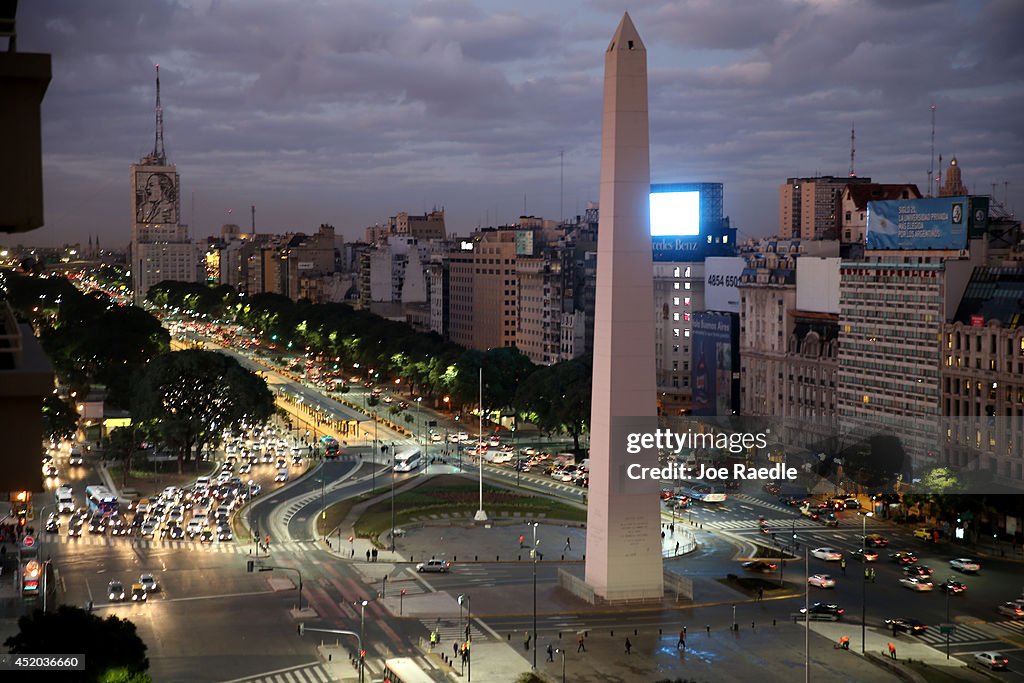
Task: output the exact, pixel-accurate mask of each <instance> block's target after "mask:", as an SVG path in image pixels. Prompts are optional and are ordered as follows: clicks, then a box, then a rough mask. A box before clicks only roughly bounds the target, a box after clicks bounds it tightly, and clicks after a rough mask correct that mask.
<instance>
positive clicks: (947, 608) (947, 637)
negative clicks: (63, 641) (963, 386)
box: [43, 586, 950, 659]
mask: <svg viewBox="0 0 1024 683" xmlns="http://www.w3.org/2000/svg"><path fill="white" fill-rule="evenodd" d="M949 593H950V590H949V586H946V625H945V627H944V630H945V631H946V659H949V631H950V628H949ZM44 604H45V603H44ZM43 611H44V612H45V611H46V608H45V607H43Z"/></svg>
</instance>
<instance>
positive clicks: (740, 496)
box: [731, 493, 792, 512]
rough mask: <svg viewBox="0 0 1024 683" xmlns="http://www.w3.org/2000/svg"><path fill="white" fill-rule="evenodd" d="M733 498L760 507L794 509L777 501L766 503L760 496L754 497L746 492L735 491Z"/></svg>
mask: <svg viewBox="0 0 1024 683" xmlns="http://www.w3.org/2000/svg"><path fill="white" fill-rule="evenodd" d="M731 498H732V499H733V500H738V501H740V502H743V503H752V504H754V505H757V506H759V507H763V508H769V509H771V510H779V511H781V512H789V511H790V510H792V508H788V507H784V506H782V505H778V504H777V503H766V502H765V501H763V500H761V499H760V498H754V497H753V496H750V495H747V494H746V493H734V494H732V496H731Z"/></svg>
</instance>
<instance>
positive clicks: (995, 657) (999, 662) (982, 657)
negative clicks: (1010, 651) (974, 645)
mask: <svg viewBox="0 0 1024 683" xmlns="http://www.w3.org/2000/svg"><path fill="white" fill-rule="evenodd" d="M974 661H975V662H977V663H978V664H984V665H985V666H987V667H988V668H990V669H992V670H993V671H995V670H996V669H1005V668H1006V666H1007V664H1009V663H1010V660H1009V659H1007V658H1006V657H1004V656H1003V655H1002V653H999V652H977V653H975V655H974Z"/></svg>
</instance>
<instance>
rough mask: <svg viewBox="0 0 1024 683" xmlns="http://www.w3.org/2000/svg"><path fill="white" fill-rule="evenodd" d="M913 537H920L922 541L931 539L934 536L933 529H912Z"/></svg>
mask: <svg viewBox="0 0 1024 683" xmlns="http://www.w3.org/2000/svg"><path fill="white" fill-rule="evenodd" d="M914 538H920V539H921V540H923V541H931V540H933V539H934V538H935V529H928V528H922V529H914Z"/></svg>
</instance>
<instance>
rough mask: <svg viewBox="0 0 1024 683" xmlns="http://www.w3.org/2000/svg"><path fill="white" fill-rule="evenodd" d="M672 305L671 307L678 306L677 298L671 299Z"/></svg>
mask: <svg viewBox="0 0 1024 683" xmlns="http://www.w3.org/2000/svg"><path fill="white" fill-rule="evenodd" d="M672 305H673V306H678V305H679V297H678V296H674V297H672Z"/></svg>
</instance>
